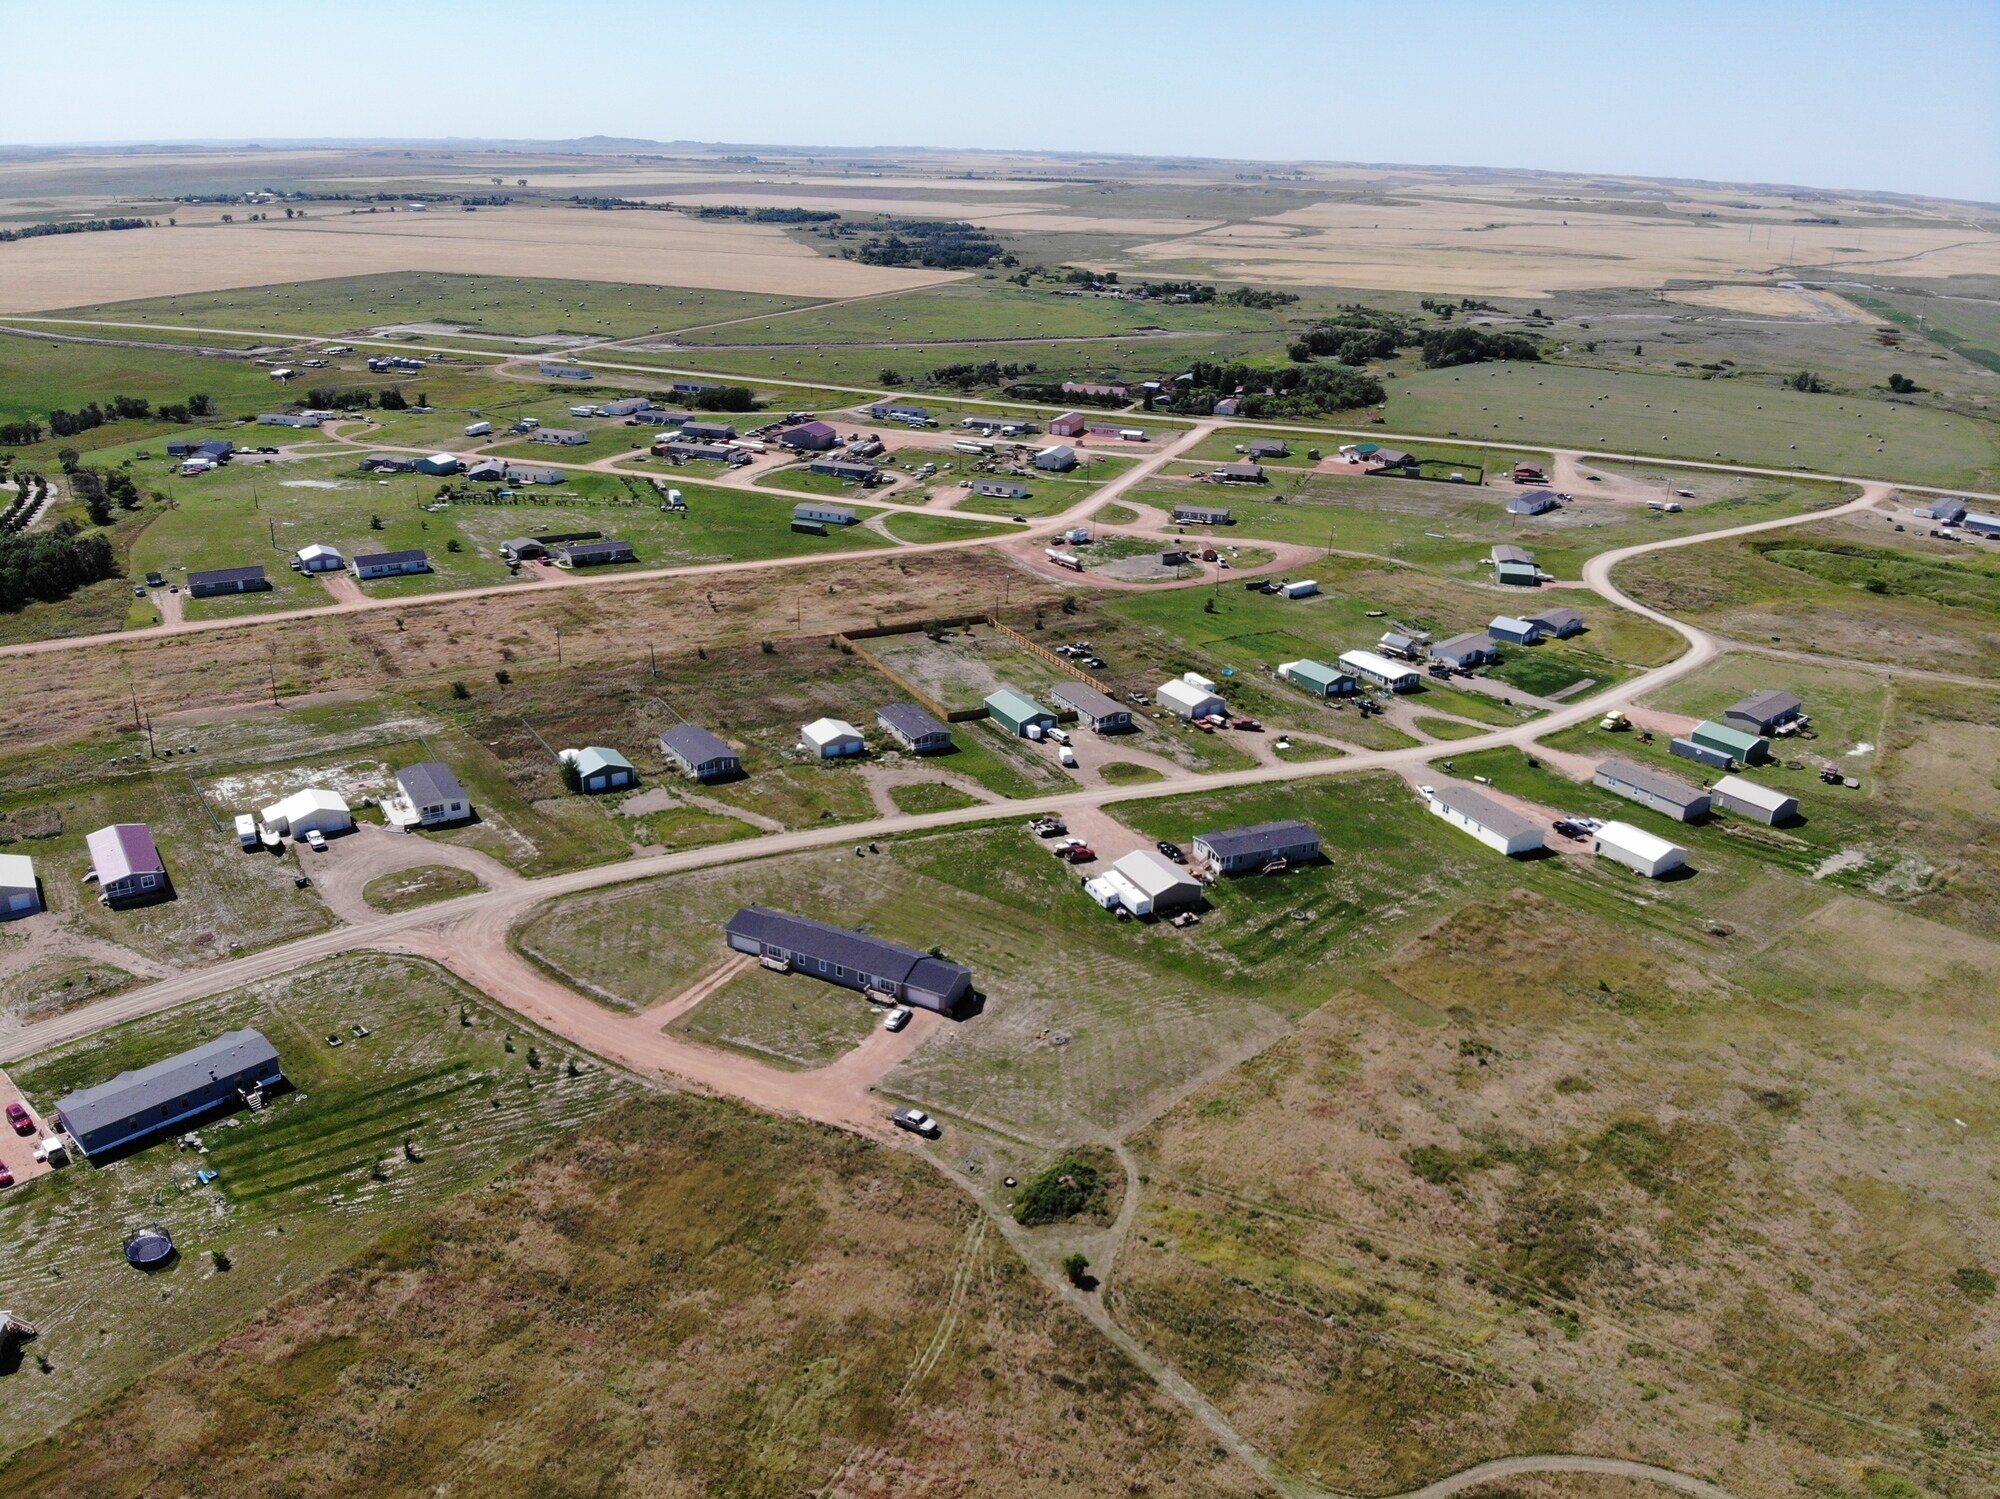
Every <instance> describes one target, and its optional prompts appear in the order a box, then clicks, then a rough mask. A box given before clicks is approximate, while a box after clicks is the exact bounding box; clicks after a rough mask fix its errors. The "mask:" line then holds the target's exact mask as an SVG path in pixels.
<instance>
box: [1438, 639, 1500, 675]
mask: <svg viewBox="0 0 2000 1499" xmlns="http://www.w3.org/2000/svg"><path fill="white" fill-rule="evenodd" d="M1499 659H1500V648H1499V647H1498V646H1497V645H1495V644H1494V643H1493V637H1492V636H1491V635H1488V634H1486V633H1485V632H1484V631H1483V630H1475V631H1473V632H1472V633H1471V634H1469V635H1454V636H1452V637H1451V639H1449V640H1440V641H1439V642H1438V643H1437V644H1436V645H1433V646H1432V647H1431V660H1433V661H1442V662H1443V663H1444V664H1445V665H1446V666H1450V667H1455V668H1456V669H1458V670H1459V671H1464V670H1465V669H1466V668H1467V667H1471V666H1484V665H1485V664H1486V663H1487V662H1489V661H1498V660H1499Z"/></svg>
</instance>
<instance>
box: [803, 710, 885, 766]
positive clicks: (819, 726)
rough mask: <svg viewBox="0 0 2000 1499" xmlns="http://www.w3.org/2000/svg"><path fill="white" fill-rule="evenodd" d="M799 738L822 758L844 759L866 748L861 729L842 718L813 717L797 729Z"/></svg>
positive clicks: (866, 744) (866, 743)
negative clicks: (809, 721)
mask: <svg viewBox="0 0 2000 1499" xmlns="http://www.w3.org/2000/svg"><path fill="white" fill-rule="evenodd" d="M799 738H800V739H801V740H802V741H803V742H804V743H805V746H806V748H807V749H809V750H811V751H812V752H813V753H814V754H816V755H818V756H819V757H820V759H822V760H839V759H844V758H845V757H847V756H849V755H858V754H861V753H862V752H863V751H865V750H866V749H867V748H868V742H867V741H866V740H865V739H863V738H862V737H861V731H860V730H859V729H857V728H855V727H854V725H853V724H851V723H849V722H847V720H845V719H842V718H815V719H814V720H813V721H812V722H811V723H809V724H807V725H806V726H805V727H804V728H802V729H800V730H799Z"/></svg>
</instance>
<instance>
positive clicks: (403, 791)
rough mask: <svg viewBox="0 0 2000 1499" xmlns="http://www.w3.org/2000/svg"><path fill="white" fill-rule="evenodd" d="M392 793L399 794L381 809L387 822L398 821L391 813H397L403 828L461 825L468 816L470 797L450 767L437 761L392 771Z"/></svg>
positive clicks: (470, 804)
mask: <svg viewBox="0 0 2000 1499" xmlns="http://www.w3.org/2000/svg"><path fill="white" fill-rule="evenodd" d="M396 790H397V792H398V793H399V794H398V795H397V796H396V797H393V798H391V799H390V800H389V802H385V803H384V805H383V809H382V810H383V811H384V812H385V813H387V814H389V820H390V821H391V822H396V821H398V818H397V816H396V815H395V814H396V813H398V812H401V813H402V814H403V819H402V825H403V826H409V825H411V824H414V825H416V826H418V827H425V828H435V827H441V826H443V825H444V824H445V823H448V822H463V821H464V820H465V819H466V818H468V817H470V816H471V815H472V798H471V797H469V796H467V795H466V794H465V788H464V787H463V786H461V785H460V784H459V783H458V777H457V776H456V775H454V774H452V769H451V767H450V766H449V765H446V764H444V763H442V762H441V761H438V760H425V761H423V762H422V763H420V764H417V765H406V766H404V767H403V768H402V769H401V770H399V771H397V772H396ZM397 803H400V805H399V806H398V805H395V804H397Z"/></svg>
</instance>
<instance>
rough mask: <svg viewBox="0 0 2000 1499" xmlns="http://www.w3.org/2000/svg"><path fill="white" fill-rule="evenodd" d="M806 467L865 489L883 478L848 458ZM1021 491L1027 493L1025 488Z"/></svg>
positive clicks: (876, 470)
mask: <svg viewBox="0 0 2000 1499" xmlns="http://www.w3.org/2000/svg"><path fill="white" fill-rule="evenodd" d="M806 467H807V470H808V471H809V472H811V473H815V474H826V475H829V476H831V477H832V478H835V479H839V480H840V481H841V482H842V483H844V484H859V485H860V486H861V487H862V488H863V489H872V488H873V487H874V486H875V485H876V484H878V483H879V482H881V478H882V470H881V469H880V468H878V467H877V466H876V465H874V464H872V463H857V462H855V461H853V460H852V459H847V458H815V459H814V460H813V461H812V462H811V463H810V464H808V465H807V466H806ZM1021 492H1022V493H1023V494H1026V493H1027V491H1026V490H1025V489H1024V490H1022V491H1021Z"/></svg>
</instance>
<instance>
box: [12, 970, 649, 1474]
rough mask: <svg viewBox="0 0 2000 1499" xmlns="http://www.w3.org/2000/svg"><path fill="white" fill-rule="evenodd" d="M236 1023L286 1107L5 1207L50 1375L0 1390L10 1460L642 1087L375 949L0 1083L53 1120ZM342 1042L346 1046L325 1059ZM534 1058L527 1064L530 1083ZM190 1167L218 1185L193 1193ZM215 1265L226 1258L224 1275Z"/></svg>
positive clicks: (433, 974) (181, 1013) (75, 1048)
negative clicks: (141, 1245)
mask: <svg viewBox="0 0 2000 1499" xmlns="http://www.w3.org/2000/svg"><path fill="white" fill-rule="evenodd" d="M461 1016H462V1017H464V1020H463V1022H462V1021H461ZM239 1026H256V1027H258V1028H260V1029H261V1030H263V1032H264V1033H265V1035H267V1036H268V1037H269V1038H270V1039H271V1041H272V1042H273V1044H274V1045H276V1047H277V1048H278V1053H279V1056H280V1058H281V1062H282V1065H283V1068H284V1072H285V1076H286V1078H287V1080H288V1081H289V1082H290V1083H291V1085H292V1086H291V1090H290V1091H288V1092H284V1093H280V1094H278V1095H277V1096H276V1097H275V1098H274V1099H273V1100H272V1101H271V1103H270V1104H269V1105H268V1106H267V1107H266V1108H265V1109H263V1110H262V1111H261V1112H256V1113H249V1112H239V1113H237V1114H234V1115H231V1116H229V1118H228V1119H227V1120H226V1121H224V1122H222V1123H220V1124H212V1125H208V1126H205V1127H203V1128H202V1130H201V1135H202V1138H203V1140H204V1141H205V1142H206V1144H207V1147H208V1149H207V1153H206V1154H205V1155H201V1156H192V1155H187V1154H184V1153H182V1152H180V1151H177V1150H176V1149H175V1148H174V1147H173V1145H172V1144H171V1143H165V1142H162V1143H159V1144H155V1145H152V1146H150V1147H148V1148H146V1149H143V1150H141V1151H139V1152H137V1153H135V1154H131V1155H127V1156H125V1157H124V1158H122V1159H119V1160H116V1161H112V1162H110V1163H108V1164H105V1165H102V1166H98V1165H81V1164H79V1165H73V1166H71V1167H70V1168H69V1169H67V1170H65V1171H61V1172H58V1173H56V1174H55V1175H53V1176H49V1177H45V1178H43V1179H42V1180H40V1181H37V1182H35V1183H33V1184H32V1185H27V1186H21V1187H16V1188H15V1189H13V1190H12V1191H9V1192H7V1193H5V1194H0V1235H4V1237H5V1239H6V1242H8V1243H9V1244H13V1245H27V1244H32V1245H34V1246H36V1252H35V1253H34V1254H31V1255H30V1254H9V1255H6V1256H0V1301H4V1302H5V1303H6V1304H7V1305H8V1306H10V1307H12V1308H13V1309H14V1310H15V1311H17V1312H19V1313H20V1314H21V1315H22V1316H24V1317H28V1318H30V1319H31V1320H33V1321H35V1322H36V1323H38V1324H39V1325H40V1327H41V1331H42V1337H41V1338H40V1340H39V1341H38V1342H37V1343H36V1344H35V1345H33V1347H34V1351H35V1352H37V1353H40V1354H42V1355H43V1356H45V1357H47V1359H48V1360H49V1364H50V1368H49V1371H48V1372H47V1373H40V1372H35V1371H34V1370H33V1368H32V1365H29V1366H28V1372H25V1373H22V1372H17V1373H16V1374H15V1375H14V1376H13V1377H12V1378H11V1379H9V1381H8V1405H7V1410H8V1430H7V1434H6V1439H5V1444H4V1445H5V1446H7V1447H9V1448H11V1447H15V1446H18V1445H21V1444H24V1443H26V1442H28V1441H29V1440H31V1439H32V1438H34V1437H36V1436H39V1435H41V1434H43V1433H46V1432H48V1431H52V1430H53V1429H54V1428H55V1427H56V1426H58V1425H60V1424H61V1423H62V1422H64V1421H66V1420H68V1419H70V1418H71V1417H72V1416H73V1415H74V1414H75V1413H76V1412H77V1411H78V1410H79V1409H84V1408H88V1407H90V1406H93V1405H95V1404H97V1403H98V1402H99V1401H101V1400H103V1399H104V1398H106V1397H107V1396H109V1395H111V1394H113V1393H115V1392H116V1391H117V1390H119V1389H121V1388H123V1387H124V1386H125V1385H127V1384H129V1383H131V1382H132V1381H133V1380H135V1379H137V1378H139V1377H140V1376H142V1375H144V1374H145V1373H147V1372H148V1371H149V1370H151V1369H153V1368H155V1367H157V1366H158V1365H160V1364H162V1363H164V1362H166V1361H168V1360H170V1359H172V1358H173V1357H175V1356H176V1355H178V1354H180V1353H183V1352H186V1351H189V1350H191V1349H195V1348H201V1347H206V1346H208V1345H210V1344H212V1343H213V1342H214V1341H215V1340H216V1339H217V1338H219V1337H221V1336H222V1335H223V1334H224V1333H226V1332H228V1331H229V1330H230V1329H231V1328H233V1327H235V1326H236V1325H238V1324H240V1323H242V1322H244V1321H245V1320H247V1319H248V1318H250V1317H252V1316H254V1315H255V1314H256V1313H257V1312H258V1311H259V1310H260V1309H261V1308H262V1307H264V1306H265V1305H266V1304H267V1303H268V1302H270V1301H272V1300H274V1299H275V1298H277V1297H279V1296H281V1295H283V1294H285V1293H286V1292H287V1291H289V1290H291V1289H293V1288H295V1287H297V1286H299V1285H302V1284H304V1283H306V1282H307V1281H309V1280H310V1279H312V1278H313V1277H314V1276H316V1275H318V1274H320V1273H322V1272H324V1271H327V1270H330V1269H332V1268H333V1267H334V1266H336V1265H339V1264H342V1263H343V1262H345V1261H346V1260H348V1259H349V1258H350V1257H351V1256H353V1255H355V1254H357V1253H359V1252H360V1251H361V1250H362V1249H363V1247H364V1246H366V1245H368V1244H370V1243H373V1242H375V1241H377V1240H378V1239H379V1238H380V1237H381V1236H382V1235H383V1234H385V1233H389V1232H391V1231H393V1230H395V1229H397V1228H400V1227H402V1226H404V1225H406V1224H408V1223H410V1222H412V1221H414V1220H415V1219H416V1218H418V1217H419V1216H421V1215H422V1214H424V1213H427V1212H429V1211H431V1210H432V1209H433V1208H435V1207H436V1206H437V1205H438V1204H439V1203H440V1202H441V1201H442V1200H443V1199H445V1198H448V1197H450V1196H452V1195H454V1194H455V1193H457V1192H460V1191H463V1190H465V1189H467V1188H469V1187H473V1186H475V1185H477V1184H478V1183H480V1182H483V1181H487V1180H490V1179H491V1178H492V1177H493V1176H495V1175H497V1174H498V1173H499V1172H500V1171H502V1170H504V1169H505V1168H506V1167H507V1166H509V1165H510V1164H512V1163H513V1162H514V1161H516V1160H518V1159H520V1158H521V1157H522V1156H524V1155H526V1154H527V1153H528V1152H529V1151H530V1150H533V1149H536V1148H538V1147H540V1146H542V1145H544V1144H545V1143H547V1142H548V1141H549V1140H550V1139H551V1138H554V1137H556V1136H558V1135H560V1134H562V1133H564V1132H566V1131H568V1130H570V1129H572V1128H574V1127H575V1126H577V1125H578V1124H580V1123H582V1122H583V1121H584V1120H586V1119H589V1118H590V1117H592V1116H593V1115H595V1114H597V1113H598V1112H600V1111H601V1110H603V1109H605V1108H606V1107H608V1106H610V1105H611V1104H612V1103H614V1102H615V1101H617V1100H618V1099H620V1098H624V1097H630V1096H633V1094H634V1091H635V1090H634V1089H633V1087H632V1085H631V1084H629V1083H627V1082H626V1081H625V1080H624V1078H623V1077H622V1075H621V1074H619V1073H617V1072H614V1071H611V1070H608V1069H606V1068H604V1067H602V1066H600V1065H599V1064H598V1063H597V1062H596V1061H595V1060H594V1059H593V1058H589V1057H585V1056H578V1055H577V1054H576V1053H574V1052H572V1051H571V1050H570V1049H569V1048H567V1047H564V1046H561V1045H559V1044H557V1043H554V1042H552V1041H551V1040H550V1039H549V1038H548V1037H546V1036H541V1035H538V1034H537V1033H536V1032H534V1031H533V1030H532V1028H530V1027H529V1026H527V1025H525V1024H524V1023H523V1022H522V1021H521V1020H520V1019H519V1018H518V1017H517V1016H514V1015H512V1014H510V1013H507V1012H504V1011H498V1010H495V1009H492V1008H490V1007H489V1006H488V1005H487V1003H486V1002H485V1000H484V999H483V998H482V997H481V996H480V995H478V994H477V993H476V992H474V991H473V990H472V989H470V988H469V987H467V986H466V985H464V984H461V983H459V982H458V981H457V980H455V979H453V978H451V977H450V976H449V975H448V974H446V973H444V972H443V971H442V970H440V969H437V968H434V967H432V966H431V965H429V964H427V963H422V962H418V961H416V960H414V959H410V958H402V957H392V956H389V955H386V954H379V953H367V952H362V953H354V954H350V955H348V956H346V957H343V958H340V959H338V960H335V961H331V962H328V963H325V964H323V965H321V966H319V967H316V968H309V969H304V970H301V971H299V972H296V973H291V974H287V975H286V976H285V977H284V979H283V981H282V982H276V981H274V982H271V983H266V984H260V985H256V986H252V987H249V988H245V989H238V990H233V991H231V992H229V993H227V994H223V995H220V996H217V997H216V998H214V999H208V1000H202V1001H199V1002H197V1003H195V1004H191V1005H183V1006H181V1007H179V1008H176V1009H173V1010H169V1011H166V1012H164V1013H162V1014H159V1015H155V1016H151V1017H149V1018H147V1019H144V1020H139V1021H133V1022H130V1023H128V1024H126V1025H122V1026H118V1027H116V1028H114V1029H111V1030H108V1031H103V1032H99V1033H97V1034H95V1035H93V1036H91V1037H90V1038H89V1039H88V1040H85V1041H80V1042H76V1043H74V1044H72V1045H70V1046H67V1047H64V1048H61V1049H59V1050H57V1051H54V1052H50V1053H45V1054H43V1055H41V1056H37V1057H34V1058H31V1059H30V1060H28V1061H26V1062H18V1063H14V1064H12V1065H11V1066H10V1068H9V1075H10V1076H11V1077H12V1078H13V1080H14V1082H15V1084H16V1085H17V1086H18V1087H19V1088H20V1090H21V1091H22V1092H23V1093H24V1094H26V1096H27V1097H28V1098H29V1099H30V1100H31V1101H32V1102H33V1103H34V1104H35V1105H36V1106H37V1107H39V1108H42V1109H46V1108H48V1107H49V1106H50V1105H51V1104H53V1103H54V1102H55V1101H56V1100H57V1099H58V1098H60V1097H61V1096H62V1095H63V1094H64V1093H66V1092H68V1091H70V1090H71V1089H73V1088H76V1087H79V1086H82V1085H85V1084H89V1083H96V1082H102V1081H104V1080H105V1079H106V1078H109V1077H110V1076H112V1075H113V1074H115V1073H116V1072H118V1071H119V1070H121V1069H123V1068H127V1067H135V1066H139V1065H142V1064H144V1063H147V1062H151V1061H154V1060H157V1059H158V1058H160V1057H163V1056H166V1055H169V1054H171V1053H173V1052H175V1051H177V1050H180V1049H182V1048H184V1047H187V1046H191V1045H193V1044H195V1043H196V1042H198V1041H200V1040H203V1039H207V1038H210V1037H213V1036H215V1035H218V1034H220V1033H221V1032H223V1031H225V1030H229V1029H232V1028H235V1027H239ZM355 1026H362V1027H365V1028H366V1030H367V1032H368V1034H367V1035H366V1036H365V1037H362V1036H359V1035H357V1034H356V1033H355V1032H354V1030H353V1027H355ZM335 1035H337V1036H339V1037H340V1038H341V1042H342V1044H341V1045H340V1046H338V1047H333V1046H329V1045H328V1044H327V1038H328V1037H329V1036H335ZM509 1038H511V1040H510V1039H509ZM531 1047H538V1048H539V1051H538V1053H537V1056H538V1060H539V1061H540V1063H541V1065H540V1066H539V1067H531V1066H530V1065H529V1054H530V1048H531ZM572 1059H574V1060H575V1061H576V1063H577V1065H578V1068H579V1071H578V1072H577V1073H576V1074H575V1075H571V1073H570V1070H569V1063H570V1062H571V1060H572ZM405 1141H409V1142H411V1144H412V1145H413V1146H414V1154H415V1157H416V1158H412V1157H411V1156H410V1155H408V1154H406V1153H405V1151H404V1148H403V1147H404V1142H405ZM196 1166H201V1167H204V1168H206V1169H208V1170H211V1171H214V1172H215V1173H216V1174H217V1179H216V1180H215V1181H214V1182H213V1183H212V1184H211V1185H209V1186H207V1187H200V1186H197V1185H196V1183H195V1181H194V1171H195V1168H196ZM149 1224H150V1225H158V1226H159V1227H162V1228H165V1229H166V1230H167V1231H168V1232H169V1233H171V1234H172V1235H173V1237H174V1240H175V1244H176V1247H177V1248H178V1249H179V1250H180V1258H179V1260H178V1261H176V1262H174V1263H173V1264H172V1265H170V1266H169V1267H168V1268H166V1269H164V1270H161V1271H158V1272H155V1273H154V1274H152V1275H150V1276H148V1275H140V1274H137V1273H135V1272H134V1271H133V1270H132V1269H131V1268H130V1267H129V1266H127V1265H126V1264H125V1261H124V1258H123V1256H122V1254H121V1253H120V1247H121V1245H122V1243H123V1241H124V1238H125V1236H126V1235H127V1234H128V1233H130V1232H131V1231H132V1230H133V1229H134V1228H136V1227H139V1226H142V1225H149ZM211 1250H222V1251H224V1252H225V1253H226V1254H227V1255H228V1257H229V1260H230V1268H229V1269H228V1270H227V1271H226V1272H222V1271H218V1270H217V1269H216V1267H215V1265H214V1263H213V1261H212V1260H211V1258H210V1251H211Z"/></svg>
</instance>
